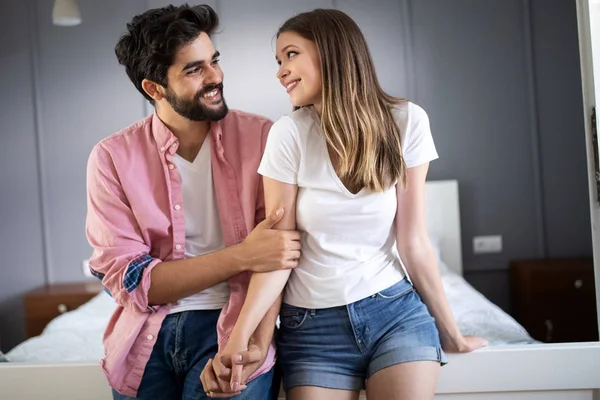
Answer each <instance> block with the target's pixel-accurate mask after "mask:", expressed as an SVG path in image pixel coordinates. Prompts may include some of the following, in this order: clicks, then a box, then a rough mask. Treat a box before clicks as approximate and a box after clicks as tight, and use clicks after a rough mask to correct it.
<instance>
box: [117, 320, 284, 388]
mask: <svg viewBox="0 0 600 400" xmlns="http://www.w3.org/2000/svg"><path fill="white" fill-rule="evenodd" d="M220 313H221V310H208V311H185V312H181V313H176V314H170V315H167V317H166V318H165V320H164V321H163V324H162V326H161V329H160V332H159V334H158V338H157V340H156V344H155V345H154V348H153V350H152V355H151V356H150V360H149V361H148V364H147V365H146V368H145V370H144V374H143V376H142V382H141V384H140V387H139V390H138V395H137V397H135V398H136V399H142V400H146V399H152V400H155V399H161V400H200V399H201V400H204V399H208V398H209V397H207V396H206V393H205V392H204V389H203V388H202V382H200V373H201V372H202V370H203V369H204V367H205V366H206V363H207V361H208V359H209V358H214V356H215V354H216V353H217V331H216V326H217V320H218V318H219V314H220ZM272 383H273V370H271V371H269V372H268V373H266V374H263V375H261V376H259V377H258V378H256V379H254V380H253V381H251V382H249V383H248V387H247V388H246V389H245V390H244V391H242V393H241V394H240V395H238V396H236V397H232V399H235V400H271V399H275V397H272V395H271V387H272ZM113 399H114V400H129V399H133V397H127V396H123V395H121V394H119V393H117V392H116V391H115V390H113Z"/></svg>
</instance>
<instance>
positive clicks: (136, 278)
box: [86, 143, 161, 312]
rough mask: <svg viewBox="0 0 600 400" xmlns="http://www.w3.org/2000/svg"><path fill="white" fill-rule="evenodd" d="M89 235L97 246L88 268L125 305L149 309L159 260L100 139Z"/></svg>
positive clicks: (90, 181) (91, 162)
mask: <svg viewBox="0 0 600 400" xmlns="http://www.w3.org/2000/svg"><path fill="white" fill-rule="evenodd" d="M86 236H87V239H88V242H89V243H90V245H91V246H92V248H93V253H92V256H91V258H90V261H89V265H90V271H91V273H92V274H93V275H94V276H96V277H97V278H98V279H100V280H101V281H102V285H103V286H104V287H105V289H106V291H108V292H109V294H110V295H111V296H112V297H113V298H114V299H115V301H116V302H117V303H118V304H119V305H120V306H122V307H124V308H129V307H135V308H137V309H138V310H139V311H142V312H151V311H153V308H152V307H150V306H149V304H148V291H149V290H150V285H151V280H150V276H151V271H152V269H153V268H154V267H155V266H156V265H157V264H158V263H160V262H161V260H159V259H157V258H153V257H152V256H150V254H149V251H150V248H149V246H148V245H147V244H146V243H145V242H144V240H143V237H142V234H141V232H140V227H139V224H138V222H137V220H136V218H135V216H134V213H133V212H132V210H131V207H130V205H129V202H128V200H127V197H126V196H125V193H124V190H123V187H122V186H121V183H120V180H119V177H118V174H117V170H116V168H115V165H114V162H113V160H112V157H111V156H110V153H109V152H108V150H107V149H105V148H104V147H103V146H102V143H100V144H98V145H96V147H94V149H93V150H92V152H91V154H90V157H89V159H88V165H87V217H86Z"/></svg>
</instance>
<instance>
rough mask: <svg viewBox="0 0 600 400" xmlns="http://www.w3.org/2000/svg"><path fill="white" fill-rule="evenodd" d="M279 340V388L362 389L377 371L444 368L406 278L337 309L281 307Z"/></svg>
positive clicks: (430, 322) (431, 326)
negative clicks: (419, 365)
mask: <svg viewBox="0 0 600 400" xmlns="http://www.w3.org/2000/svg"><path fill="white" fill-rule="evenodd" d="M280 319H281V328H280V330H279V338H278V340H277V345H278V354H279V363H281V366H282V369H283V386H284V388H285V390H288V389H290V388H292V387H294V386H320V387H325V388H331V389H342V390H360V389H364V388H365V380H367V379H369V378H370V377H371V376H372V375H373V374H375V373H376V372H377V371H379V370H382V369H384V368H387V367H391V366H393V365H396V364H400V363H405V362H412V361H432V362H436V363H439V364H441V365H444V364H445V363H446V356H445V354H444V352H443V351H442V348H441V345H440V338H439V334H438V330H437V328H436V325H435V321H434V319H433V318H432V317H431V314H430V313H429V311H428V310H427V307H426V306H425V304H424V303H423V301H422V300H421V297H420V296H419V294H418V293H417V292H416V291H415V289H414V287H413V286H412V284H411V283H410V281H409V280H408V279H406V278H404V279H403V280H401V281H400V282H398V283H396V284H394V285H392V286H390V287H389V288H387V289H384V290H382V291H380V292H379V293H375V294H374V295H372V296H369V297H367V298H365V299H362V300H359V301H357V302H355V303H352V304H348V305H346V306H341V307H333V308H324V309H316V310H309V309H306V308H300V307H294V306H291V305H289V304H285V303H284V304H283V305H282V307H281V313H280Z"/></svg>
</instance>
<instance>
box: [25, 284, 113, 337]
mask: <svg viewBox="0 0 600 400" xmlns="http://www.w3.org/2000/svg"><path fill="white" fill-rule="evenodd" d="M101 290H102V285H101V284H100V282H82V283H63V284H56V285H46V286H42V287H40V288H37V289H34V290H32V291H30V292H28V293H26V294H25V297H24V299H23V303H24V307H25V334H26V335H27V337H28V338H30V337H33V336H38V335H39V334H41V333H42V331H43V330H44V328H45V327H46V325H47V324H48V322H50V321H51V320H52V319H54V318H56V317H57V316H59V315H60V314H63V313H66V312H67V311H72V310H74V309H76V308H77V307H79V306H80V305H82V304H84V303H85V302H87V301H89V300H91V299H92V298H93V297H94V296H95V295H97V294H98V293H99V292H100V291H101Z"/></svg>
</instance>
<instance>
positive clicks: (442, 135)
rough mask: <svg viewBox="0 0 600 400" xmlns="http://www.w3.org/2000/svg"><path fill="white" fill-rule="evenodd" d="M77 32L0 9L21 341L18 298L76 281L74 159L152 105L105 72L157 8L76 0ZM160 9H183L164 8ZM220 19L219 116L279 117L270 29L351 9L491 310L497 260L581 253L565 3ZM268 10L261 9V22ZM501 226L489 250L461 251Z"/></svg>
mask: <svg viewBox="0 0 600 400" xmlns="http://www.w3.org/2000/svg"><path fill="white" fill-rule="evenodd" d="M79 3H80V6H81V11H82V14H83V19H84V22H83V24H82V25H80V26H77V27H73V28H61V27H56V26H53V25H52V24H51V20H50V15H51V7H52V1H49V0H28V1H22V0H9V1H6V0H5V2H4V8H3V11H4V12H5V11H6V10H8V15H9V17H8V18H5V22H4V23H3V24H2V25H0V60H1V64H0V72H1V73H0V83H1V84H2V86H0V87H2V88H3V89H4V93H5V95H4V96H3V97H2V99H1V100H0V121H2V125H0V136H1V137H2V143H3V145H2V146H1V147H0V167H1V168H0V188H1V189H0V190H1V192H0V193H1V196H0V218H1V219H0V221H1V222H2V224H0V239H1V240H0V252H1V253H2V254H3V255H4V261H3V262H2V263H0V337H1V338H2V349H3V350H4V351H6V350H7V349H8V348H10V347H12V346H13V345H15V344H16V343H18V342H19V341H20V340H22V338H23V327H22V326H23V321H22V310H21V296H22V294H23V293H24V292H26V291H27V290H29V289H31V288H33V287H36V286H38V285H40V284H43V283H45V282H50V283H54V282H69V281H80V280H83V279H85V278H84V276H83V274H82V272H81V262H82V260H83V259H85V258H88V257H89V255H90V247H89V245H88V244H87V241H86V239H85V235H84V223H85V165H86V161H87V157H88V154H89V151H90V150H91V148H92V146H93V145H94V144H95V143H96V142H97V141H98V140H100V139H101V138H103V137H105V136H107V135H109V134H111V133H113V132H114V131H116V130H118V129H120V128H123V127H125V126H127V125H128V124H130V123H131V122H134V121H135V120H137V119H139V118H141V117H143V116H144V115H147V113H148V112H151V108H150V107H149V106H148V105H147V103H145V102H144V100H143V98H142V97H141V95H139V94H138V93H137V92H136V90H135V89H134V87H133V86H132V85H131V83H130V82H129V80H128V79H127V77H126V75H125V73H124V71H123V69H122V68H121V67H120V66H119V65H117V62H116V60H115V57H114V53H113V48H114V44H115V43H116V41H117V39H118V37H119V35H120V34H121V33H122V32H123V30H124V28H125V23H126V22H127V21H128V20H129V19H130V17H131V16H133V15H134V14H136V13H138V12H140V11H143V10H145V9H147V8H151V7H156V6H160V5H163V4H167V3H168V1H164V0H128V1H126V2H123V1H118V0H104V1H102V2H97V1H93V0H80V1H79ZM176 3H182V1H177V2H176ZM209 4H211V5H213V6H214V7H215V8H216V9H217V12H218V13H219V14H220V16H221V20H222V32H221V33H220V34H219V35H218V36H217V38H216V45H217V47H218V49H219V50H220V51H221V53H222V55H223V56H222V65H223V69H224V71H225V94H226V97H227V100H228V103H229V105H230V107H233V108H241V109H245V110H247V111H251V112H256V113H260V114H264V115H267V116H269V117H271V118H273V119H276V118H278V117H279V116H280V115H281V114H283V113H286V112H289V111H290V105H289V100H288V99H287V96H286V95H285V92H284V91H283V90H281V89H280V87H279V84H278V82H277V81H276V80H275V79H274V74H275V72H276V70H277V65H276V63H275V62H274V57H273V46H274V41H273V35H274V33H275V31H276V29H277V27H278V25H279V24H280V23H281V22H283V20H284V19H285V18H286V17H288V16H291V15H292V14H294V13H295V12H298V11H303V10H307V9H311V8H314V7H338V8H340V9H342V10H344V11H346V12H348V13H349V14H350V15H351V16H353V17H354V18H355V19H356V21H357V22H358V23H359V25H360V26H361V28H362V29H363V31H364V33H365V35H366V36H367V39H368V40H369V43H370V47H371V51H372V54H373V58H374V60H375V63H376V66H377V67H378V73H379V77H380V80H381V83H382V84H383V86H384V88H385V89H386V90H387V91H388V92H390V93H391V94H394V95H398V96H403V97H407V98H409V99H411V100H413V101H415V102H417V103H419V104H420V105H422V106H423V107H424V108H425V109H426V110H427V111H428V113H429V116H430V119H431V125H432V129H433V133H434V137H435V140H436V144H437V147H438V151H439V153H440V155H441V158H440V159H439V160H438V161H436V162H434V163H432V165H431V169H430V171H431V172H430V175H429V178H430V179H446V178H452V179H458V180H459V183H460V191H461V212H462V230H463V255H464V264H465V266H464V269H465V277H466V278H467V279H468V280H469V281H470V282H471V283H472V284H473V285H474V286H475V287H476V288H477V289H479V290H480V291H482V292H483V293H484V294H485V295H486V296H488V297H489V298H490V299H491V300H493V301H495V302H496V303H497V304H499V305H500V306H501V307H504V308H505V309H506V308H507V306H508V303H507V293H508V292H507V283H508V282H507V275H506V268H507V264H508V261H509V260H510V259H514V258H521V257H542V256H553V257H558V256H578V255H591V254H592V249H591V236H590V221H589V204H588V197H587V181H586V164H585V162H586V161H585V145H584V131H583V121H582V110H581V108H582V105H581V103H582V101H581V95H580V87H581V83H580V77H579V59H578V44H577V24H576V17H575V1H574V0H532V1H527V0H378V1H371V2H369V4H368V5H366V3H365V2H363V1H358V0H338V1H334V0H329V1H328V0H310V1H308V0H307V1H302V2H297V1H293V0H285V1H281V0H269V1H264V0H252V1H251V0H247V1H237V0H235V1H234V0H212V1H210V2H209ZM267 15H269V16H268V17H267ZM487 234H501V235H502V236H503V239H504V251H503V252H502V253H501V254H498V255H485V256H482V255H474V254H473V251H472V238H473V236H477V235H487Z"/></svg>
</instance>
